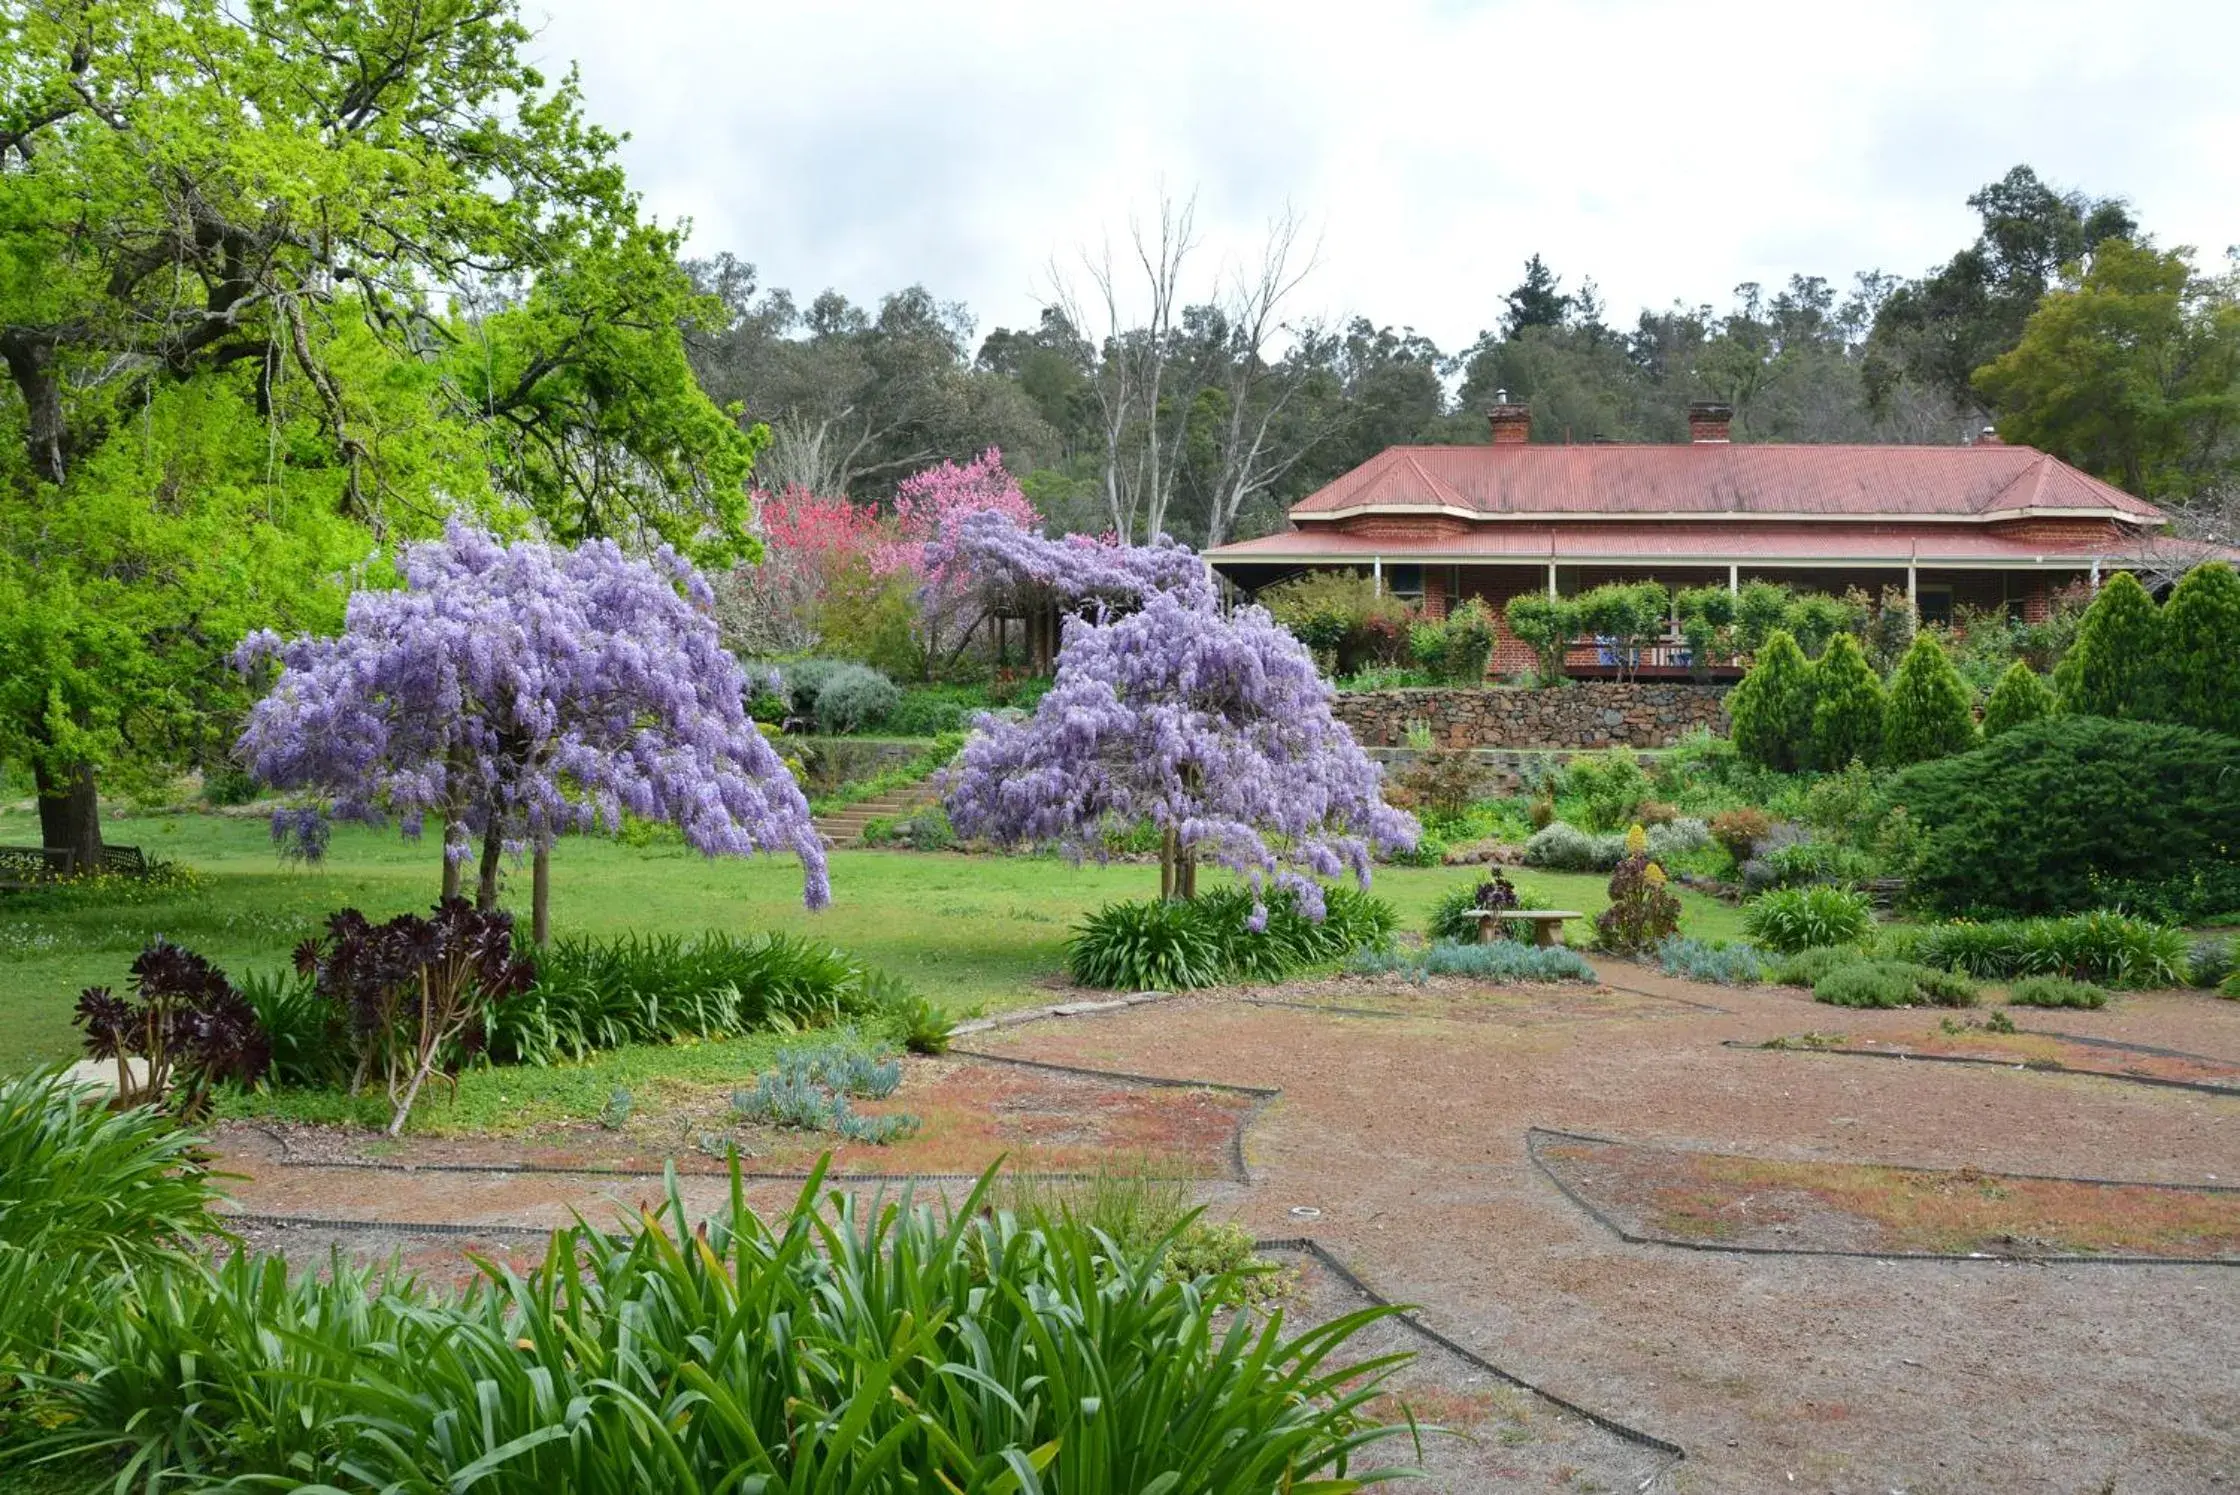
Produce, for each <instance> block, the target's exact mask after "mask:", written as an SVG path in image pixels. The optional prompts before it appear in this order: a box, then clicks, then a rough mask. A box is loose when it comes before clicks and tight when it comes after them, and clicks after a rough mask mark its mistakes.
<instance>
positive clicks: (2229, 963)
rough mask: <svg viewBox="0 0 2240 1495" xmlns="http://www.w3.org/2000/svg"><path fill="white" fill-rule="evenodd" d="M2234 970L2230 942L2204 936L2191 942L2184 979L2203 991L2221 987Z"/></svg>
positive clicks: (2212, 936) (2213, 936) (2214, 936)
mask: <svg viewBox="0 0 2240 1495" xmlns="http://www.w3.org/2000/svg"><path fill="white" fill-rule="evenodd" d="M2235 969H2236V965H2235V962H2234V960H2233V949H2232V941H2231V940H2229V939H2223V938H2220V937H2219V936H2216V935H2204V936H2202V937H2201V938H2200V939H2197V940H2195V941H2194V942H2193V948H2192V950H2190V951H2189V952H2188V953H2187V956H2186V977H2187V979H2188V980H2190V981H2191V982H2192V983H2193V984H2194V985H2195V986H2197V987H2200V988H2201V989H2203V990H2204V991H2206V990H2208V989H2209V988H2211V987H2215V986H2221V985H2223V984H2224V982H2225V979H2226V978H2227V977H2229V976H2231V975H2232V973H2233V971H2234V970H2235Z"/></svg>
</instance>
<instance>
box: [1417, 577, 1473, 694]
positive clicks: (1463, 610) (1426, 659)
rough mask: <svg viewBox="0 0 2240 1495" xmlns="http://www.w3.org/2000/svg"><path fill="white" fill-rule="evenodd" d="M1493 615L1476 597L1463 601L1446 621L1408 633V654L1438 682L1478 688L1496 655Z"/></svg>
mask: <svg viewBox="0 0 2240 1495" xmlns="http://www.w3.org/2000/svg"><path fill="white" fill-rule="evenodd" d="M1493 641H1494V630H1493V614H1491V613H1489V612H1487V611H1486V605H1485V603H1483V602H1482V601H1480V600H1479V599H1477V598H1476V597H1470V598H1466V599H1464V601H1463V602H1462V603H1461V604H1460V605H1459V606H1457V607H1456V608H1455V609H1454V610H1453V611H1452V612H1450V613H1448V614H1447V616H1446V618H1445V620H1444V621H1430V620H1426V621H1423V622H1419V623H1417V624H1415V625H1414V626H1413V627H1412V628H1410V629H1409V630H1408V650H1409V653H1410V654H1412V655H1413V656H1414V658H1415V661H1416V663H1418V664H1420V665H1422V666H1423V667H1424V668H1425V669H1426V670H1428V671H1429V672H1430V673H1431V676H1432V678H1433V679H1435V680H1439V681H1442V682H1445V683H1448V684H1453V685H1476V684H1479V683H1481V682H1482V681H1483V680H1484V679H1485V675H1486V660H1487V659H1488V658H1490V657H1491V656H1492V654H1493Z"/></svg>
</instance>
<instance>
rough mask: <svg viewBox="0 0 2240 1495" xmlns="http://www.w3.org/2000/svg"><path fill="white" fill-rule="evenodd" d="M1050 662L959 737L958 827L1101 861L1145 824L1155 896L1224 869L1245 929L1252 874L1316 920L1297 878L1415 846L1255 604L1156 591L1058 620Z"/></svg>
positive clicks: (953, 810) (1321, 691) (1285, 640)
mask: <svg viewBox="0 0 2240 1495" xmlns="http://www.w3.org/2000/svg"><path fill="white" fill-rule="evenodd" d="M1057 663H1058V668H1057V680H1056V683H1055V684H1054V685H1053V686H1052V687H1051V689H1050V692H1049V694H1047V695H1045V696H1044V697H1043V698H1042V701H1041V703H1040V705H1039V706H1038V707H1037V708H1036V711H1035V714H1034V716H1033V717H1031V718H1030V719H1028V720H1026V721H1024V722H1019V723H1016V724H1011V725H994V726H989V727H987V728H986V729H984V730H983V731H982V732H980V733H979V734H977V735H976V736H974V737H973V738H972V740H971V741H970V742H968V743H967V744H966V745H965V749H964V753H963V755H962V756H961V758H960V759H959V766H958V767H957V768H956V769H955V770H953V771H952V773H951V776H950V779H949V784H948V810H949V818H950V821H951V823H952V824H953V825H954V826H955V828H956V830H957V833H958V834H960V835H963V836H970V837H978V838H981V839H984V840H988V841H991V842H995V843H997V844H999V845H1007V846H1020V845H1049V846H1053V847H1056V848H1058V849H1060V850H1062V851H1065V852H1066V853H1068V854H1070V855H1073V856H1076V857H1078V856H1083V855H1089V856H1102V855H1104V854H1105V847H1106V844H1107V842H1106V837H1105V832H1106V830H1107V829H1108V828H1110V827H1112V826H1115V825H1122V826H1132V825H1141V824H1145V823H1149V824H1151V825H1153V826H1156V827H1157V828H1158V830H1159V832H1160V841H1161V855H1160V871H1161V891H1162V892H1163V893H1165V894H1167V895H1168V896H1173V897H1184V898H1187V897H1189V896H1191V895H1192V893H1193V892H1194V891H1195V887H1196V881H1195V867H1196V865H1197V864H1198V863H1199V862H1201V861H1210V862H1215V863H1218V864H1219V865H1222V866H1225V867H1229V868H1231V869H1232V870H1234V871H1236V872H1238V873H1240V874H1242V875H1244V876H1245V877H1246V878H1247V879H1248V880H1249V881H1250V883H1251V884H1252V887H1253V889H1254V891H1255V895H1256V897H1255V906H1254V913H1253V919H1254V927H1255V928H1258V927H1260V925H1261V924H1262V923H1263V922H1264V920H1265V917H1266V909H1265V906H1264V904H1262V903H1260V902H1259V895H1260V894H1261V893H1262V891H1263V890H1264V886H1265V882H1264V880H1265V879H1266V878H1268V877H1270V876H1273V877H1275V879H1276V881H1277V882H1278V883H1279V884H1280V885H1284V886H1288V887H1291V888H1293V889H1294V890H1295V892H1296V893H1297V896H1298V907H1299V909H1300V912H1301V913H1303V914H1305V915H1306V916H1307V917H1309V918H1320V917H1321V912H1322V892H1321V888H1320V886H1319V885H1318V884H1317V883H1315V882H1314V881H1313V878H1312V877H1308V876H1305V875H1303V874H1307V873H1311V874H1313V875H1314V876H1317V877H1336V876H1338V875H1340V874H1341V873H1343V872H1346V871H1349V870H1350V871H1351V872H1352V873H1353V874H1354V876H1355V878H1356V879H1357V880H1358V881H1359V882H1360V883H1361V884H1362V885H1363V886H1367V884H1368V882H1369V878H1370V868H1369V860H1370V854H1371V850H1372V848H1377V849H1391V850H1403V849H1406V848H1409V847H1412V846H1413V845H1414V844H1415V840H1416V833H1417V832H1416V825H1415V822H1414V821H1413V820H1412V819H1411V818H1409V817H1408V816H1407V815H1404V814H1402V813H1401V812H1400V811H1398V810H1395V809H1393V808H1391V807H1390V806H1388V805H1387V804H1385V802H1384V799H1383V795H1382V774H1381V770H1380V769H1379V768H1378V767H1377V765H1376V764H1375V763H1373V762H1371V761H1370V760H1369V757H1368V755H1367V754H1365V753H1363V752H1362V751H1361V749H1360V747H1359V746H1358V745H1357V744H1355V742H1354V740H1353V737H1352V735H1351V734H1350V733H1349V732H1347V730H1346V728H1345V726H1344V724H1343V723H1341V722H1339V721H1338V720H1337V719H1336V717H1335V716H1333V715H1332V713H1331V710H1330V699H1331V693H1330V687H1329V686H1328V685H1327V684H1325V683H1324V682H1323V680H1322V679H1321V677H1320V676H1319V675H1318V674H1317V673H1316V671H1315V667H1314V660H1313V658H1312V656H1310V655H1309V654H1308V653H1307V650H1306V648H1305V646H1304V645H1302V644H1301V643H1300V642H1299V641H1298V640H1297V639H1296V638H1294V637H1292V635H1291V634H1290V633H1289V632H1288V631H1286V630H1285V629H1284V628H1282V627H1281V626H1279V625H1278V624H1277V623H1276V622H1275V621H1274V620H1273V619H1272V618H1270V617H1269V616H1268V614H1267V613H1266V612H1265V611H1264V610H1263V609H1260V608H1257V607H1246V608H1240V609H1238V610H1237V611H1236V612H1235V613H1233V614H1231V615H1229V616H1226V617H1224V616H1223V615H1222V614H1221V613H1220V611H1219V610H1218V609H1216V608H1215V607H1214V606H1213V605H1212V601H1211V596H1210V592H1208V593H1207V594H1205V595H1204V596H1203V597H1202V598H1193V597H1189V596H1185V595H1181V594H1178V593H1176V592H1170V591H1162V590H1153V591H1150V592H1148V593H1146V594H1144V595H1143V596H1142V597H1141V599H1140V606H1139V607H1138V608H1137V610H1136V611H1134V612H1131V613H1128V614H1126V615H1125V616H1120V617H1116V618H1105V619H1102V620H1099V619H1092V618H1084V617H1076V618H1072V619H1069V620H1068V621H1067V623H1066V625H1065V645H1064V648H1063V650H1062V651H1061V652H1060V654H1059V656H1058V662H1057Z"/></svg>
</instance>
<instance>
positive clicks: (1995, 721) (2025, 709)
mask: <svg viewBox="0 0 2240 1495" xmlns="http://www.w3.org/2000/svg"><path fill="white" fill-rule="evenodd" d="M2059 709H2060V702H2059V701H2058V700H2057V699H2056V698H2055V696H2054V694H2053V687H2051V686H2049V685H2047V684H2046V682H2045V678H2044V677H2043V676H2041V675H2040V674H2039V673H2038V672H2037V671H2036V670H2033V669H2032V668H2030V665H2029V662H2028V661H2026V660H2021V659H2018V660H2016V661H2015V662H2014V663H2013V664H2011V665H2008V666H2007V672H2006V673H2005V674H2004V675H2001V676H2000V677H1999V683H1998V684H1997V685H1994V686H1993V687H1991V699H1989V700H1988V701H1985V702H1984V703H1983V735H1984V736H1985V737H1987V738H1989V737H1996V736H1998V735H1999V734H2000V733H2001V732H2007V731H2011V730H2013V729H2014V728H2016V727H2020V726H2023V725H2025V724H2027V723H2029V722H2037V721H2044V720H2045V719H2046V718H2047V717H2049V716H2051V715H2053V714H2054V712H2056V711H2058V710H2059Z"/></svg>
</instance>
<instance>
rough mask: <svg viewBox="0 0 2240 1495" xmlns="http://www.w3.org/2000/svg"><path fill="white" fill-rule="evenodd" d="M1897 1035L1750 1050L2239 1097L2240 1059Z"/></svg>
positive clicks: (1806, 1039) (2107, 1046) (2094, 1043)
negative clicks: (1983, 1067)
mask: <svg viewBox="0 0 2240 1495" xmlns="http://www.w3.org/2000/svg"><path fill="white" fill-rule="evenodd" d="M1953 1028H1955V1029H1957V1030H1958V1031H1952V1030H1950V1029H1947V1028H1946V1027H1945V1026H1944V1025H1943V1024H1939V1025H1937V1026H1935V1027H1931V1028H1927V1029H1924V1030H1923V1031H1922V1032H1920V1033H1918V1034H1911V1033H1909V1034H1903V1035H1900V1036H1897V1037H1888V1036H1885V1037H1878V1038H1866V1037H1859V1038H1853V1037H1851V1036H1850V1035H1849V1034H1844V1033H1806V1034H1800V1035H1798V1036H1796V1037H1782V1038H1775V1039H1770V1040H1768V1041H1766V1042H1764V1043H1761V1044H1744V1045H1739V1046H1740V1047H1745V1048H1765V1049H1776V1050H1782V1051H1789V1052H1797V1053H1814V1054H1842V1055H1846V1056H1849V1057H1853V1058H1859V1057H1867V1058H1884V1059H1928V1060H1932V1061H1945V1062H1962V1063H1975V1064H1988V1065H1996V1066H1999V1067H2001V1068H2017V1069H2031V1070H2038V1071H2041V1072H2045V1073H2051V1074H2071V1075H2093V1076H2096V1077H2098V1078H2101V1079H2108V1080H2131V1081H2136V1082H2138V1083H2141V1084H2150V1085H2174V1086H2180V1087H2183V1088H2186V1089H2191V1090H2206V1091H2210V1092H2212V1093H2215V1094H2229V1095H2240V1062H2236V1061H2234V1060H2230V1059H2219V1058H2216V1057H2214V1056H2212V1055H2208V1054H2191V1053H2187V1052H2185V1051H2184V1050H2181V1049H2169V1048H2158V1047H2155V1046H2153V1045H2151V1044H2138V1043H2122V1042H2119V1041H2117V1040H2115V1039H2112V1038H2089V1037H2084V1036H2081V1035H2078V1034H2073V1033H2049V1032H2046V1031H2044V1030H2042V1029H2035V1028H2024V1029H2019V1030H2017V1031H2015V1032H2012V1033H2002V1032H1998V1031H1996V1030H1993V1029H1988V1028H1984V1027H1982V1026H1980V1025H1967V1024H1964V1023H1955V1024H1953Z"/></svg>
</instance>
